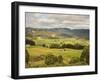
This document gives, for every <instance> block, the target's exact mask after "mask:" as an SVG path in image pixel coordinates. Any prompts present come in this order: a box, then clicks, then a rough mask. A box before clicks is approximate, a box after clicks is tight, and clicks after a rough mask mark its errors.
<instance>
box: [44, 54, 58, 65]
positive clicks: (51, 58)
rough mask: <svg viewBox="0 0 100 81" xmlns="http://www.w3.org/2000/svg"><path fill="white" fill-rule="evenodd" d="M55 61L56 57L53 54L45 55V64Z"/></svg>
mask: <svg viewBox="0 0 100 81" xmlns="http://www.w3.org/2000/svg"><path fill="white" fill-rule="evenodd" d="M56 62H57V57H56V56H55V55H53V54H48V55H46V57H45V64H47V65H52V64H55V63H56Z"/></svg>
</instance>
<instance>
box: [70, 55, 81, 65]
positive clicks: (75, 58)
mask: <svg viewBox="0 0 100 81" xmlns="http://www.w3.org/2000/svg"><path fill="white" fill-rule="evenodd" d="M78 62H80V59H79V58H78V57H72V58H71V60H70V62H69V64H76V63H78Z"/></svg>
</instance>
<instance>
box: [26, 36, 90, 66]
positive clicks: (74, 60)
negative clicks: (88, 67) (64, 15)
mask: <svg viewBox="0 0 100 81" xmlns="http://www.w3.org/2000/svg"><path fill="white" fill-rule="evenodd" d="M28 39H30V38H28ZM31 40H32V41H35V43H36V44H35V45H34V46H32V45H26V50H27V52H28V54H29V58H28V63H26V66H25V67H26V68H33V67H34V68H35V67H36V68H37V67H56V66H75V65H85V64H86V63H80V56H81V54H82V52H83V49H72V48H50V47H49V46H50V45H51V44H58V45H61V44H72V45H75V44H77V43H78V44H81V45H83V46H88V45H89V41H88V40H86V39H77V38H65V39H49V38H41V37H37V38H33V39H31ZM44 44H45V46H43V45H44ZM47 55H53V56H54V57H59V56H61V57H62V58H63V60H62V62H61V63H58V62H55V63H53V64H46V63H45V58H46V56H47Z"/></svg>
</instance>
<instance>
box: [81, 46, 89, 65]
mask: <svg viewBox="0 0 100 81" xmlns="http://www.w3.org/2000/svg"><path fill="white" fill-rule="evenodd" d="M80 60H81V61H84V62H86V63H87V64H89V46H86V47H85V48H84V49H83V52H82V54H81V56H80Z"/></svg>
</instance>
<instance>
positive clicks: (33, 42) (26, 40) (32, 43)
mask: <svg viewBox="0 0 100 81" xmlns="http://www.w3.org/2000/svg"><path fill="white" fill-rule="evenodd" d="M25 43H26V45H35V41H32V40H29V39H25Z"/></svg>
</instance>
